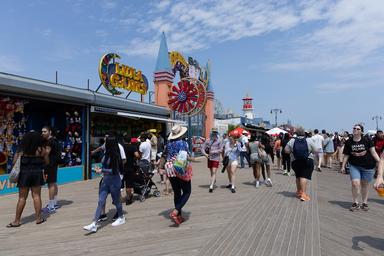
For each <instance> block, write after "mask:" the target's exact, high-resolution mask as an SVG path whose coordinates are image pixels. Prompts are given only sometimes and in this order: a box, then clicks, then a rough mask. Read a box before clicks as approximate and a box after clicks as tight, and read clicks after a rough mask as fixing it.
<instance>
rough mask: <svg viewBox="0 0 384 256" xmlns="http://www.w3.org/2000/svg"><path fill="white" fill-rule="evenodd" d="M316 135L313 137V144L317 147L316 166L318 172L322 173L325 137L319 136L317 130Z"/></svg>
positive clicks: (316, 130)
mask: <svg viewBox="0 0 384 256" xmlns="http://www.w3.org/2000/svg"><path fill="white" fill-rule="evenodd" d="M313 132H314V133H315V135H313V136H312V137H311V140H312V142H313V144H314V145H315V147H316V153H315V163H316V164H315V166H317V171H318V172H321V162H322V159H323V144H324V137H323V136H322V135H320V134H319V130H318V129H315V130H314V131H313Z"/></svg>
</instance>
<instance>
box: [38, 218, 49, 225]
mask: <svg viewBox="0 0 384 256" xmlns="http://www.w3.org/2000/svg"><path fill="white" fill-rule="evenodd" d="M46 221H47V220H46V219H42V220H40V221H38V222H36V224H37V225H39V224H41V223H44V222H46Z"/></svg>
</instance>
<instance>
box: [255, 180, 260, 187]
mask: <svg viewBox="0 0 384 256" xmlns="http://www.w3.org/2000/svg"><path fill="white" fill-rule="evenodd" d="M255 187H256V188H259V187H260V181H258V180H257V181H255Z"/></svg>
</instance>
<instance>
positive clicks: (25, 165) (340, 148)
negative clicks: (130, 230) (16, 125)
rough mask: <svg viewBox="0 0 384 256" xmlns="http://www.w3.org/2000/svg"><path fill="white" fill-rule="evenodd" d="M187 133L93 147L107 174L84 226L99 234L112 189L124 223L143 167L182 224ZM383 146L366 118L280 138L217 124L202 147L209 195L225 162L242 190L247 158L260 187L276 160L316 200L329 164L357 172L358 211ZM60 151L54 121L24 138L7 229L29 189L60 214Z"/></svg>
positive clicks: (232, 186) (110, 137)
mask: <svg viewBox="0 0 384 256" xmlns="http://www.w3.org/2000/svg"><path fill="white" fill-rule="evenodd" d="M186 132H187V128H185V127H183V126H180V125H175V126H173V127H172V129H171V132H170V134H169V135H168V136H167V141H165V140H164V139H163V137H162V136H160V135H159V134H158V133H157V131H156V130H155V129H150V130H148V131H145V132H142V133H141V135H140V136H139V137H138V138H130V137H128V136H126V135H124V136H122V138H119V137H118V136H116V134H115V133H114V132H109V133H108V134H106V135H105V138H104V141H103V143H102V145H100V147H98V148H96V149H95V150H93V151H91V155H95V154H97V153H100V154H101V155H102V159H101V166H98V167H96V168H95V170H94V171H95V172H96V173H98V174H100V175H101V176H102V178H101V180H100V183H99V190H98V198H99V199H98V202H97V207H96V211H95V213H94V217H93V220H92V222H91V224H89V225H87V226H84V227H83V228H84V229H85V230H87V231H91V232H96V231H97V229H98V227H99V222H101V221H105V220H107V219H108V217H107V215H106V213H105V205H106V200H107V197H108V194H111V197H112V203H113V205H115V207H116V214H115V216H114V217H113V223H112V226H119V225H122V224H124V223H125V221H126V220H125V217H124V214H123V205H122V201H124V200H123V198H124V196H122V193H121V192H122V191H124V189H123V188H125V194H126V195H125V203H126V205H130V204H132V202H133V200H134V193H135V189H134V184H135V182H137V180H138V179H140V177H139V173H140V172H138V170H140V171H144V172H151V173H159V175H160V179H161V183H163V184H164V186H165V189H164V194H165V195H168V194H170V193H171V192H172V191H173V197H174V200H173V201H174V209H173V210H172V211H171V212H170V215H169V217H170V219H171V220H172V221H173V222H174V223H175V224H177V225H180V224H181V223H183V222H184V221H185V219H184V217H183V214H182V209H183V207H184V206H185V204H186V203H187V202H188V199H189V197H190V195H191V192H192V191H191V190H192V187H191V179H192V166H191V161H193V159H194V158H193V157H192V156H191V154H190V150H189V147H188V144H187V142H186V139H187V138H186V134H187V133H186ZM383 151H384V134H383V132H382V131H377V133H376V134H375V136H373V137H371V136H368V135H364V127H363V126H362V125H361V124H356V125H354V126H353V132H352V133H351V134H349V133H348V132H344V133H343V134H342V135H339V134H338V133H337V132H335V133H333V134H330V133H327V132H326V131H325V130H322V131H321V133H320V132H319V130H317V129H315V130H314V131H313V134H312V133H310V132H306V131H304V130H303V129H302V128H297V129H296V130H295V132H294V134H289V133H287V132H286V133H281V134H279V135H278V136H269V135H268V134H266V133H264V134H262V135H261V136H255V135H250V134H249V133H248V132H246V131H244V132H243V133H242V134H241V135H240V136H236V135H234V134H231V133H230V134H229V135H228V134H224V135H223V136H222V137H221V136H220V135H219V133H218V131H217V129H212V131H211V134H210V137H209V138H207V139H206V141H205V142H204V143H203V144H202V145H201V153H202V155H203V156H204V157H206V158H207V167H208V169H209V174H210V177H209V190H208V192H209V193H213V192H214V190H215V189H216V188H217V185H216V175H217V171H218V170H219V168H220V167H221V172H225V171H226V172H227V176H228V184H227V185H226V188H228V189H229V191H230V192H232V193H236V192H237V187H236V172H237V169H238V168H245V166H246V165H245V164H246V163H247V165H248V167H249V168H251V170H252V173H253V178H254V185H255V188H260V186H261V185H262V184H265V185H266V186H267V187H272V186H273V182H272V172H271V165H272V164H275V166H276V168H277V169H278V171H281V172H282V174H283V175H286V176H291V175H295V179H296V188H297V190H296V196H297V198H298V199H300V200H301V201H309V200H311V198H310V195H309V194H308V193H307V186H308V181H310V180H311V178H312V173H313V171H314V170H316V171H318V172H319V173H320V172H322V170H323V169H324V168H334V167H335V168H336V169H337V170H338V171H339V172H340V173H344V174H349V175H350V177H351V187H352V188H351V189H352V205H351V208H350V210H351V211H356V210H359V209H361V210H364V211H367V210H368V209H369V208H368V185H369V183H370V182H371V181H372V180H373V179H374V178H376V181H375V184H374V186H375V187H376V188H377V187H379V186H381V185H382V184H383V162H384V153H383ZM59 152H60V149H59V146H58V142H57V141H56V139H55V134H54V129H52V128H51V127H49V126H45V127H43V128H42V131H41V134H40V133H38V132H29V133H27V134H26V135H25V136H24V138H23V140H22V143H21V145H20V148H19V149H18V151H17V154H16V157H15V162H16V161H17V159H19V161H20V174H19V177H18V181H17V186H18V188H19V199H18V202H17V207H16V215H15V219H14V221H12V222H11V223H9V224H8V226H7V227H19V226H20V225H21V222H20V219H21V215H22V212H23V209H24V207H25V204H26V199H27V197H28V193H29V191H31V193H32V198H33V203H34V207H35V213H36V224H41V223H43V222H45V219H44V218H43V217H42V214H41V213H42V212H46V213H53V212H55V211H56V210H57V209H58V208H59V207H60V206H59V205H58V203H57V195H58V187H57V167H58V164H59V160H60V156H59V155H60V153H59ZM291 169H292V170H293V171H294V174H293V173H292V172H291ZM261 176H262V177H263V180H261ZM141 178H142V177H141ZM44 184H48V196H49V201H48V204H47V206H46V207H45V208H42V203H41V187H42V186H43V185H44ZM170 186H171V188H172V190H171V189H170ZM145 193H146V192H145V191H144V194H143V195H145ZM360 195H361V201H360V200H359V197H360ZM360 202H361V203H360Z"/></svg>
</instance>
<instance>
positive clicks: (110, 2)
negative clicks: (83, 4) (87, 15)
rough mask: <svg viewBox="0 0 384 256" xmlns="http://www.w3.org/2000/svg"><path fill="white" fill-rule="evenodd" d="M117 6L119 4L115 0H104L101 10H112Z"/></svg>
mask: <svg viewBox="0 0 384 256" xmlns="http://www.w3.org/2000/svg"><path fill="white" fill-rule="evenodd" d="M116 6H117V3H116V1H115V0H103V1H102V2H101V8H103V9H104V10H111V9H114V8H115V7H116Z"/></svg>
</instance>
